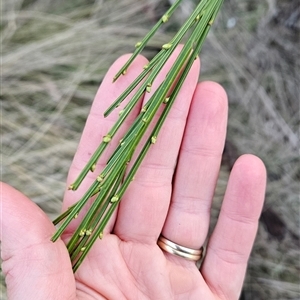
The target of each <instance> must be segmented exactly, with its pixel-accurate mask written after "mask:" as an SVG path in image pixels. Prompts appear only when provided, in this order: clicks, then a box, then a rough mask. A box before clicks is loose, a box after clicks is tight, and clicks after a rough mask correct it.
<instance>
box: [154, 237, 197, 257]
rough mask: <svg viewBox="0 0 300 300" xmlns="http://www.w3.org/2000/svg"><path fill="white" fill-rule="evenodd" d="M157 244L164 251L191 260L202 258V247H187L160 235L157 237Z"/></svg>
mask: <svg viewBox="0 0 300 300" xmlns="http://www.w3.org/2000/svg"><path fill="white" fill-rule="evenodd" d="M157 245H158V246H159V247H160V248H161V249H162V250H164V251H166V252H168V253H171V254H173V255H176V256H179V257H182V258H185V259H188V260H192V261H198V260H200V259H201V258H202V253H203V247H201V248H200V249H191V248H188V247H184V246H181V245H178V244H176V243H174V242H172V241H170V240H168V239H166V238H165V237H163V236H162V235H161V236H160V237H159V239H158V241H157Z"/></svg>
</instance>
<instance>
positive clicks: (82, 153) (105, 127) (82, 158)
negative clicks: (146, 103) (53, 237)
mask: <svg viewBox="0 0 300 300" xmlns="http://www.w3.org/2000/svg"><path fill="white" fill-rule="evenodd" d="M129 57H130V55H129V54H128V55H124V56H122V57H120V58H119V59H117V60H116V61H115V63H114V64H113V65H112V66H111V67H110V69H109V70H108V72H107V74H106V75H105V77H104V79H103V82H102V84H101V86H100V87H99V89H98V92H97V94H96V96H95V99H94V101H93V105H92V107H91V110H90V113H89V116H88V118H87V121H86V124H85V127H84V130H83V133H82V136H81V139H80V142H79V145H78V149H77V151H76V153H75V156H74V159H73V162H72V164H71V167H70V170H69V174H68V178H67V187H68V186H69V185H70V184H72V183H73V182H74V180H75V179H76V178H77V176H78V175H79V173H80V172H81V170H82V169H83V167H84V166H85V164H86V163H87V162H88V161H89V159H90V157H91V155H92V154H93V153H94V151H95V150H96V148H97V147H98V145H99V144H100V143H101V141H102V139H103V136H105V135H106V134H107V132H108V131H109V130H110V129H111V127H112V126H113V125H114V123H115V122H116V121H117V119H118V117H119V114H118V111H119V110H118V111H113V112H112V113H111V114H110V115H109V116H108V117H106V118H104V117H103V115H104V111H105V110H106V109H107V108H108V107H109V105H110V104H111V103H112V102H113V101H114V100H115V99H116V98H117V97H118V96H119V95H120V94H121V93H122V92H123V91H124V90H125V89H126V88H127V87H128V86H129V85H130V83H131V82H132V81H133V80H134V79H135V78H136V77H137V76H138V75H139V73H140V72H141V71H142V68H143V66H144V65H145V64H146V63H147V62H148V61H147V59H146V58H144V57H143V56H138V57H137V58H136V59H135V60H134V62H133V63H132V65H131V66H130V67H129V68H128V72H127V74H126V76H121V77H120V78H119V79H118V80H117V81H116V82H114V83H113V82H112V81H113V77H114V76H115V74H116V73H117V72H118V71H119V69H120V68H121V67H122V66H123V65H124V63H125V62H126V61H127V60H128V58H129ZM129 97H130V95H129ZM125 102H126V100H125V101H124V103H125ZM120 109H122V105H121V107H120ZM139 111H140V105H136V107H135V108H134V109H133V111H132V112H131V114H130V115H129V116H128V118H127V119H126V120H125V122H124V124H123V125H122V127H121V128H120V130H119V132H118V133H117V134H116V136H115V137H114V138H113V139H112V141H111V142H110V143H109V144H108V146H107V149H106V150H105V152H104V153H103V155H102V156H101V157H100V159H99V161H98V163H97V166H96V169H95V171H94V172H89V173H88V174H87V176H86V178H85V179H84V181H83V182H82V183H81V185H80V186H79V188H78V189H77V190H76V191H69V190H66V192H65V197H64V202H63V210H66V209H67V207H70V206H71V205H73V204H74V203H75V202H76V201H78V200H79V199H80V198H81V197H82V196H83V195H84V193H85V192H86V190H87V189H88V188H89V187H90V185H91V184H92V183H93V182H94V181H95V179H96V177H97V175H99V171H100V170H101V169H102V168H103V167H104V165H105V164H106V162H107V159H108V158H109V155H110V154H111V153H112V151H113V150H114V148H115V147H116V145H117V143H118V142H119V139H120V137H121V136H122V134H124V132H125V131H126V129H128V127H129V124H130V122H132V120H133V119H134V118H135V117H136V115H137V114H138V112H139ZM86 210H87V208H85V207H84V208H83V213H82V215H84V214H85V212H86ZM79 220H80V217H79V218H78V220H74V221H73V222H72V223H71V224H70V225H69V227H68V228H67V230H66V232H73V230H74V228H76V227H77V225H78V222H79Z"/></svg>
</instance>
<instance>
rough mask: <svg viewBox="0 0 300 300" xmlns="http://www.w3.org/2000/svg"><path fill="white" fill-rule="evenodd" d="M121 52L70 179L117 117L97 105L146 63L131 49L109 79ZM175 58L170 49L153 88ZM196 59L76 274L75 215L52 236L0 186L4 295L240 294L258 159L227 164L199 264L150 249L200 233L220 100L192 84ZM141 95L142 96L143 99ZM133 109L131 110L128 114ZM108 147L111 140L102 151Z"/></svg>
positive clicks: (257, 208) (221, 113) (212, 174)
mask: <svg viewBox="0 0 300 300" xmlns="http://www.w3.org/2000/svg"><path fill="white" fill-rule="evenodd" d="M177 53H178V52H177ZM175 56H176V53H175ZM127 58H128V56H123V57H121V58H120V59H118V60H117V61H116V62H115V63H114V64H113V66H112V67H111V68H110V70H109V71H108V73H107V75H106V77H105V78H104V80H103V82H102V85H101V87H100V88H99V91H98V93H97V96H96V98H95V100H94V103H93V106H92V109H91V112H90V115H89V117H88V120H87V123H86V126H85V129H84V132H83V135H82V139H81V141H80V144H79V147H78V150H77V153H76V155H75V158H74V161H73V163H72V166H71V168H70V172H69V176H68V184H70V183H71V182H72V181H73V180H74V179H75V178H76V176H77V175H78V173H79V172H80V170H81V168H82V167H83V166H84V164H85V163H86V162H87V161H88V159H89V157H90V155H91V154H92V152H93V150H94V149H95V148H96V147H97V145H98V143H99V142H100V141H101V139H102V137H103V136H104V135H105V134H106V132H107V131H108V130H109V128H110V127H111V126H112V124H113V122H114V121H115V120H116V119H117V117H118V112H114V113H112V114H111V115H110V116H109V117H108V118H107V119H104V120H103V118H102V115H103V112H104V110H105V109H106V108H107V107H108V106H109V104H110V103H111V102H112V101H113V100H114V99H115V98H116V97H117V96H118V95H119V94H120V93H121V92H122V91H123V90H124V88H125V87H126V86H128V85H129V83H130V81H131V80H132V79H133V78H134V77H135V76H136V75H137V74H138V73H139V72H140V70H141V68H142V66H143V65H145V64H146V59H145V58H143V57H142V56H139V57H138V58H137V59H136V60H135V62H134V63H133V64H132V66H131V67H130V68H129V70H128V74H126V76H122V77H121V78H120V79H118V81H117V82H116V83H114V84H112V83H111V81H112V78H113V76H114V75H115V73H116V72H117V71H118V70H119V68H120V67H121V66H122V65H123V63H124V62H125V61H126V59H127ZM174 59H175V57H174V55H173V57H172V58H171V59H170V60H169V61H168V63H167V65H166V66H165V68H164V69H163V70H162V71H161V73H160V74H159V76H158V78H157V80H156V82H155V83H154V85H153V90H155V87H157V86H158V85H159V82H161V81H162V80H163V79H164V77H165V75H166V72H167V70H168V68H169V67H170V65H171V64H172V63H173V62H174ZM199 66H200V63H199V61H198V60H197V61H195V64H194V66H193V68H192V70H191V72H190V74H189V76H188V78H187V80H186V83H185V84H184V86H183V88H182V90H181V92H180V94H179V96H178V99H177V101H176V102H175V104H174V107H172V110H171V112H170V115H169V117H168V119H167V121H166V123H165V124H164V127H163V129H162V132H161V134H160V135H159V137H158V140H157V142H156V144H155V145H154V146H153V148H152V149H151V150H150V152H149V153H148V155H147V156H146V158H145V161H144V162H143V164H142V166H141V168H140V169H139V171H138V173H137V175H136V177H135V180H134V181H133V182H132V183H131V185H130V186H129V189H128V190H127V192H126V194H125V196H124V198H123V199H122V202H121V204H120V206H119V208H118V211H117V212H116V213H115V215H114V216H113V218H112V220H111V221H110V223H109V224H108V226H107V228H106V231H105V232H104V237H103V239H102V240H100V239H99V240H98V241H97V242H96V243H95V245H94V247H93V248H92V250H91V251H90V253H89V254H88V256H87V258H86V260H85V261H84V262H83V264H82V265H81V267H80V268H79V270H78V271H77V272H76V273H75V275H74V274H73V273H72V267H71V263H70V259H69V256H68V253H67V250H66V247H65V241H66V240H68V238H69V237H70V235H71V234H72V232H73V231H74V228H75V226H76V224H78V223H77V222H78V219H80V217H79V218H78V219H76V220H74V223H72V224H71V226H70V227H69V228H68V229H67V231H66V232H65V233H64V235H63V237H62V240H58V241H57V242H56V243H52V242H51V241H50V238H51V236H52V235H53V233H54V231H55V228H54V226H53V225H52V223H51V221H50V220H49V219H48V218H47V216H46V215H45V214H44V213H43V212H42V211H41V210H40V209H39V208H38V207H37V206H36V205H35V204H34V203H32V202H31V201H30V200H29V199H28V198H26V197H25V196H24V195H22V194H21V193H20V192H18V191H16V190H14V189H13V188H11V187H10V186H8V185H6V184H4V183H3V184H2V189H1V193H2V194H1V200H2V214H1V228H2V230H1V247H2V259H3V265H2V268H3V271H4V274H5V276H6V282H7V291H8V297H9V299H12V300H14V299H22V300H25V299H35V300H39V299H53V300H60V299H62V300H65V299H66V300H67V299H70V300H71V299H110V300H113V299H115V300H121V299H133V300H135V299H153V300H158V299H162V300H169V299H184V300H186V299H204V300H210V299H230V300H233V299H238V297H239V294H240V291H241V288H242V284H243V280H244V275H245V271H246V267H247V261H248V258H249V255H250V251H251V248H252V245H253V241H254V238H255V234H256V230H257V224H258V218H259V215H260V212H261V207H262V204H263V199H264V191H265V168H264V165H263V163H262V162H261V161H260V160H259V159H258V158H257V157H255V156H252V155H244V156H242V157H240V158H239V159H238V160H237V162H236V163H235V165H234V167H233V170H232V172H231V176H230V179H229V182H228V187H227V191H226V194H225V197H224V201H223V205H222V209H221V212H220V216H219V220H218V223H217V226H216V228H215V230H214V232H213V234H212V236H211V237H210V238H209V241H208V245H207V249H206V255H205V259H204V261H203V263H202V266H201V268H200V270H198V268H197V266H196V264H195V263H193V262H191V261H188V260H185V259H183V258H180V257H177V256H174V255H171V254H168V253H165V252H163V251H162V250H161V249H160V248H159V247H158V246H157V239H158V237H159V235H160V234H161V233H162V234H163V235H164V236H165V237H167V238H168V239H170V240H172V241H174V242H176V243H178V244H180V245H183V246H186V247H190V248H194V249H198V248H200V247H201V246H202V245H203V244H204V243H205V241H206V239H207V234H208V227H209V219H210V207H211V201H212V197H213V194H214V189H215V185H216V181H217V177H218V173H219V169H220V162H221V156H222V150H223V147H224V141H225V135H226V126H227V97H226V93H225V92H224V90H223V89H222V88H221V87H220V86H219V85H218V84H216V83H213V82H202V83H199V84H198V83H197V80H198V74H199ZM148 98H149V95H148V94H147V95H146V96H145V98H144V99H143V100H142V101H141V105H142V102H143V101H144V102H145V101H147V99H148ZM140 108H141V106H140V107H137V108H136V109H135V111H134V112H133V113H132V115H131V116H130V118H131V120H133V118H134V117H135V116H136V115H137V113H138V111H139V110H140ZM129 121H130V120H129ZM127 125H128V126H129V122H127ZM125 127H126V125H125ZM123 130H124V129H123ZM123 132H124V131H123ZM120 134H122V133H120ZM117 140H118V138H116V142H115V143H117ZM112 150H113V143H112V145H110V146H109V149H108V151H107V154H106V155H109V153H111V151H112ZM106 159H107V156H106V157H104V158H102V159H101V160H100V161H99V165H98V166H97V169H96V172H94V173H92V174H89V175H88V177H87V178H86V179H85V181H84V183H83V184H82V186H81V187H80V188H79V189H78V190H77V191H76V192H72V191H66V194H65V199H64V204H63V206H64V207H63V209H66V208H67V207H68V206H70V205H71V204H72V203H74V202H75V201H76V200H78V199H79V197H80V196H81V195H82V194H83V192H84V190H85V189H86V188H87V187H88V185H89V184H90V183H91V182H92V181H93V180H94V178H95V176H97V171H99V170H100V169H101V167H103V165H104V164H105V162H106Z"/></svg>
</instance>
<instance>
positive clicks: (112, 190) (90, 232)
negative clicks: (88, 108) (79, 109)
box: [52, 0, 223, 272]
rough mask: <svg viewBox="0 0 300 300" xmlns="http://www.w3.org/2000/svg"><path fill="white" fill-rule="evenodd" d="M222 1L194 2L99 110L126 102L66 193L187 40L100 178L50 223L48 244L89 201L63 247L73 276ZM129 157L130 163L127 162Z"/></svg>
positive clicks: (164, 18)
mask: <svg viewBox="0 0 300 300" xmlns="http://www.w3.org/2000/svg"><path fill="white" fill-rule="evenodd" d="M181 2H182V0H177V1H176V2H175V3H174V4H173V5H172V6H171V7H170V9H169V10H168V11H167V12H166V14H164V15H163V16H162V18H161V19H160V20H159V21H158V22H157V24H156V25H155V26H154V27H153V28H152V29H151V30H150V31H149V33H148V34H147V35H146V36H145V38H144V39H143V40H142V41H141V42H138V43H137V44H136V50H135V51H134V53H133V54H132V56H131V57H130V58H129V60H128V61H127V62H126V63H125V64H124V66H123V67H122V68H121V69H120V70H119V72H118V73H117V74H116V75H115V77H114V79H113V81H116V80H117V79H118V78H119V77H120V76H121V75H122V76H126V72H127V70H128V68H129V66H130V64H131V63H132V62H133V60H134V59H135V58H136V56H137V55H139V54H140V53H141V51H142V50H143V48H144V47H145V46H146V44H147V43H148V41H149V40H150V38H151V37H152V36H153V35H154V34H155V32H157V30H158V28H159V27H160V26H161V25H162V24H163V23H165V22H167V21H168V20H169V18H170V17H171V15H172V14H173V13H174V12H175V10H176V9H177V8H178V6H179V4H180V3H181ZM222 2H223V1H222V0H202V1H200V3H199V4H198V5H197V7H196V8H195V10H194V12H193V13H192V14H191V15H190V17H189V18H188V19H187V21H186V22H185V23H184V25H183V26H182V27H181V28H180V30H179V31H178V32H177V34H176V35H175V36H174V37H173V38H172V40H171V41H170V42H169V43H166V44H164V45H163V46H162V49H161V51H160V52H159V53H158V54H157V55H156V56H155V57H154V58H153V59H152V60H151V61H150V62H149V63H148V64H147V65H146V66H145V67H144V69H143V70H142V71H141V73H140V75H139V76H137V78H136V79H135V80H134V81H133V82H132V83H131V84H130V85H129V87H128V88H127V89H126V90H125V91H124V92H123V93H122V94H121V95H120V96H119V97H118V98H117V99H116V100H115V101H114V102H113V103H112V104H111V105H110V107H109V108H108V109H107V110H106V111H105V113H104V116H105V117H106V116H107V115H109V114H110V113H111V112H112V111H113V110H114V109H115V108H117V107H119V105H120V104H121V103H122V102H123V101H124V100H125V99H127V98H128V97H130V99H129V101H128V103H127V104H126V105H125V106H124V108H123V109H122V110H121V111H120V112H119V118H118V120H117V122H116V123H115V124H114V125H113V127H112V128H111V129H110V130H109V131H108V133H107V134H106V135H105V136H104V137H103V140H102V143H100V145H99V146H98V148H97V149H96V151H95V153H94V154H93V155H92V157H91V159H90V161H89V162H88V163H87V165H86V166H85V167H84V168H83V170H82V172H81V173H80V175H79V176H78V178H77V179H76V180H75V181H74V183H73V184H72V185H71V186H70V189H71V190H76V189H77V188H78V187H79V185H80V184H81V182H82V181H83V180H84V178H85V176H86V175H87V173H88V172H90V171H94V170H95V167H96V163H97V162H98V160H99V158H100V156H101V154H102V153H103V151H104V150H105V149H106V147H107V145H108V144H109V143H110V142H111V140H112V139H113V137H114V136H115V134H116V132H117V131H118V130H119V128H120V127H121V126H122V124H123V123H124V121H125V119H126V118H127V116H128V115H129V114H130V112H131V111H132V109H133V108H134V107H135V106H136V105H137V103H138V102H139V101H140V100H141V99H142V98H143V96H144V95H145V93H151V88H152V85H153V83H154V81H155V79H156V78H157V75H158V74H159V73H160V71H161V70H162V68H163V67H164V66H165V64H166V62H167V61H168V59H169V58H170V56H171V55H172V54H173V53H174V51H175V49H176V48H177V47H178V45H179V43H181V42H182V40H183V38H184V37H185V36H186V35H188V34H189V37H188V38H187V41H186V42H185V44H184V46H183V47H182V49H181V51H180V53H179V54H178V56H177V58H176V60H175V62H174V63H173V65H172V66H171V68H170V70H169V71H168V73H167V75H166V77H165V79H164V80H163V81H162V83H161V84H160V85H159V86H158V88H157V89H156V90H155V92H153V93H151V94H150V97H149V100H148V102H147V103H146V104H145V105H144V106H143V108H142V109H141V111H140V113H139V115H138V116H137V117H136V119H135V120H134V121H133V122H132V124H131V126H130V127H129V129H128V130H127V132H126V133H125V134H124V135H123V137H122V139H121V141H120V142H119V144H118V145H117V147H116V149H115V151H114V152H113V153H112V154H111V156H110V158H109V159H108V161H107V163H106V166H105V167H104V168H103V170H102V171H101V173H100V174H99V175H98V176H97V177H96V179H95V181H94V182H93V184H92V185H91V186H90V188H89V189H88V190H87V191H86V193H85V194H84V196H83V197H82V198H81V199H80V200H79V201H78V202H77V203H76V204H74V205H73V206H71V207H70V208H68V210H67V211H66V212H65V213H63V214H62V215H61V216H59V217H58V218H57V219H56V220H55V221H54V224H58V223H59V222H62V224H61V226H60V227H59V228H58V230H57V232H56V233H55V234H54V236H53V237H52V240H53V241H55V240H57V239H58V237H59V236H60V235H61V234H62V233H63V232H64V230H65V229H66V227H67V226H68V224H69V223H70V222H71V221H72V220H73V219H74V218H77V216H78V214H79V213H80V211H81V209H82V208H83V207H84V206H85V205H86V204H87V202H88V200H89V199H91V198H92V197H94V198H95V199H94V200H93V203H92V204H91V207H90V208H89V210H88V212H87V213H86V215H85V216H83V218H82V221H81V223H80V224H79V226H78V228H77V229H76V230H75V232H74V234H73V236H72V237H71V239H70V241H69V242H68V245H67V248H68V251H69V253H70V257H71V261H72V265H73V271H74V272H75V271H76V270H77V269H78V267H79V266H80V264H81V263H82V261H83V260H84V258H85V257H86V255H87V254H88V252H89V250H90V249H91V247H92V245H93V244H94V243H95V241H96V240H97V238H98V237H101V238H102V237H103V231H104V229H105V226H106V225H107V223H108V221H109V220H110V218H111V216H112V214H113V213H114V211H115V209H116V208H117V206H118V204H119V202H120V201H121V199H122V197H123V195H124V194H125V192H126V190H127V188H128V186H129V184H130V182H131V181H132V180H133V179H134V176H135V174H136V172H137V170H138V168H139V166H140V165H141V163H142V161H143V159H144V157H145V156H146V154H147V152H148V151H149V149H150V147H151V145H153V144H155V142H156V140H157V138H158V136H159V132H160V129H161V128H162V126H163V124H164V121H165V120H166V118H167V116H168V113H169V112H170V110H171V108H172V105H173V103H174V102H175V100H176V97H177V95H178V93H179V92H180V90H181V87H182V85H183V83H184V81H185V79H186V77H187V75H188V74H189V71H190V69H191V67H192V65H193V62H194V60H195V59H196V58H197V56H198V53H199V51H200V50H201V47H202V45H203V42H204V40H205V38H206V36H207V34H208V32H209V30H210V27H211V25H212V23H213V21H214V19H215V17H216V15H217V13H218V11H219V9H220V7H221V5H222ZM138 86H139V87H138ZM134 89H136V92H134V94H133V95H132V96H130V95H131V93H132V92H133V91H134ZM160 108H162V112H161V114H160V117H159V118H158V120H157V121H156V123H155V124H153V119H154V116H155V115H156V114H157V112H158V110H159V109H160ZM149 126H152V127H153V129H152V131H151V133H150V134H149V135H148V136H147V137H146V142H145V144H144V145H143V147H142V148H141V150H140V152H139V153H136V152H137V149H138V148H139V147H140V142H141V140H142V139H143V137H145V134H146V132H148V131H147V129H148V128H149ZM135 153H136V156H135V157H136V158H135V160H134V161H132V162H131V160H132V158H133V156H134V154H135ZM130 162H131V163H130Z"/></svg>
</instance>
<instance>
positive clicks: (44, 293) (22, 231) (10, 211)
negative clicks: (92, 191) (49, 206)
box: [0, 183, 76, 300]
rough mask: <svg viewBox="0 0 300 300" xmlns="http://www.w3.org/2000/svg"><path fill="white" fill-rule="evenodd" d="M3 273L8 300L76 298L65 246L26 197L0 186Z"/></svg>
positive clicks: (43, 216)
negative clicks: (54, 240)
mask: <svg viewBox="0 0 300 300" xmlns="http://www.w3.org/2000/svg"><path fill="white" fill-rule="evenodd" d="M0 184H1V186H0V197H1V214H0V226H1V227H0V228H1V230H0V240H1V258H2V261H3V262H2V270H3V272H4V275H5V280H6V284H7V294H8V298H9V299H14V300H15V299H22V300H25V299H35V300H38V299H43V300H44V299H75V298H76V296H75V280H74V276H73V273H72V268H71V263H70V259H69V256H68V252H67V250H66V247H65V245H64V243H63V242H62V241H61V240H58V241H57V242H55V243H52V242H51V241H50V238H51V236H52V235H53V233H54V231H55V228H54V226H53V225H52V223H51V221H50V220H49V219H48V217H47V216H46V215H45V214H44V213H43V211H42V210H41V209H40V208H39V207H37V206H36V205H35V204H34V203H33V202H31V201H30V200H29V199H28V198H27V197H26V196H24V195H23V194H21V193H20V192H18V191H17V190H15V189H14V188H12V187H10V186H9V185H7V184H5V183H0Z"/></svg>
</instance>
